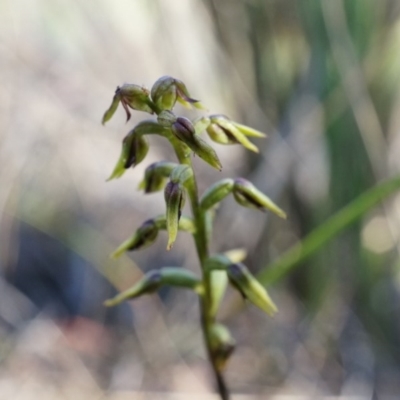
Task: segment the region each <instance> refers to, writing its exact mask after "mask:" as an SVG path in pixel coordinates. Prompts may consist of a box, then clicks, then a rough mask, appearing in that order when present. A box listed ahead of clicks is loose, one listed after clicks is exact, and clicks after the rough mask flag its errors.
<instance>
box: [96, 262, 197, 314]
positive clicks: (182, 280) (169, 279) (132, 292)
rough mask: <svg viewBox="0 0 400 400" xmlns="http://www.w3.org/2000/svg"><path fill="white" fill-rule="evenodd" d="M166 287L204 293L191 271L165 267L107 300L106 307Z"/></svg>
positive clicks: (144, 276) (152, 272) (150, 272)
mask: <svg viewBox="0 0 400 400" xmlns="http://www.w3.org/2000/svg"><path fill="white" fill-rule="evenodd" d="M164 285H168V286H174V287H180V288H186V289H190V290H193V291H195V292H196V293H200V294H201V293H202V282H201V280H200V279H199V278H198V277H197V276H196V275H195V274H193V273H192V272H191V271H189V270H186V269H183V268H179V267H163V268H161V269H158V270H151V271H149V272H146V274H144V275H143V277H142V278H141V279H140V280H139V281H138V282H137V283H136V284H135V285H133V286H132V287H131V288H130V289H128V290H125V291H124V292H122V293H120V294H118V295H117V296H115V297H114V298H112V299H110V300H106V301H105V302H104V305H105V306H107V307H113V306H116V305H118V304H120V303H122V302H123V301H125V300H130V299H134V298H136V297H139V296H142V295H144V294H150V293H153V292H155V291H156V290H157V289H159V288H160V287H161V286H164Z"/></svg>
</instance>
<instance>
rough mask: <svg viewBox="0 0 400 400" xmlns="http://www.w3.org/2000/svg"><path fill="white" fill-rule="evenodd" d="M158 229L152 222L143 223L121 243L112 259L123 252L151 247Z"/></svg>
mask: <svg viewBox="0 0 400 400" xmlns="http://www.w3.org/2000/svg"><path fill="white" fill-rule="evenodd" d="M157 235H158V227H157V224H156V223H155V221H154V220H152V219H149V220H147V221H145V222H144V223H143V224H142V226H140V227H139V228H138V230H137V231H136V232H135V233H134V234H133V236H131V237H130V238H129V239H127V240H126V241H125V242H124V243H122V244H121V245H120V246H119V247H118V248H117V250H115V251H114V252H113V253H112V254H111V257H112V258H118V257H120V256H121V255H122V253H124V252H125V251H133V250H142V249H145V248H146V247H149V246H150V245H152V244H153V243H154V242H155V240H156V239H157Z"/></svg>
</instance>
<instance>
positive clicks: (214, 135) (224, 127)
mask: <svg viewBox="0 0 400 400" xmlns="http://www.w3.org/2000/svg"><path fill="white" fill-rule="evenodd" d="M209 119H210V124H209V125H208V126H207V127H206V128H205V129H206V131H207V133H208V135H209V136H210V138H211V139H212V140H213V141H214V142H217V143H220V144H235V143H240V144H241V145H242V146H244V147H246V148H247V149H248V150H251V151H254V152H255V153H258V148H257V147H256V146H255V145H254V144H253V143H251V142H250V141H249V140H248V139H247V137H246V136H254V137H265V135H264V134H263V133H261V132H259V131H256V130H255V129H251V128H248V127H247V126H245V125H241V124H238V123H236V122H234V121H231V120H230V119H229V118H227V117H225V116H224V115H211V116H210V117H209Z"/></svg>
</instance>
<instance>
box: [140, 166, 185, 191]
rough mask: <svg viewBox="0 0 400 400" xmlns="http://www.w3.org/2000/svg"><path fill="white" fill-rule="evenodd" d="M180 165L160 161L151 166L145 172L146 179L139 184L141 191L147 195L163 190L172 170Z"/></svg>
mask: <svg viewBox="0 0 400 400" xmlns="http://www.w3.org/2000/svg"><path fill="white" fill-rule="evenodd" d="M177 165H178V164H176V163H172V162H168V161H159V162H155V163H153V164H151V165H149V166H148V167H147V168H146V170H145V172H144V179H143V180H142V182H140V184H139V189H143V190H144V192H145V193H154V192H158V191H160V190H163V189H164V187H165V184H166V182H167V179H168V177H169V176H170V174H171V172H172V170H173V169H174V168H175V167H176V166H177Z"/></svg>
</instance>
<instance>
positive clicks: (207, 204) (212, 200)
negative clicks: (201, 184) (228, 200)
mask: <svg viewBox="0 0 400 400" xmlns="http://www.w3.org/2000/svg"><path fill="white" fill-rule="evenodd" d="M234 183H235V181H234V180H233V179H230V178H227V179H222V180H220V181H218V182H216V183H214V184H213V185H211V186H210V187H209V188H208V189H207V190H206V191H205V192H204V193H203V196H201V199H200V207H201V208H202V209H203V210H204V211H205V210H208V209H210V208H212V207H214V206H215V205H216V204H218V203H219V202H220V201H222V200H223V199H224V198H225V197H226V196H228V195H229V194H230V193H232V191H233V187H234Z"/></svg>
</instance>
